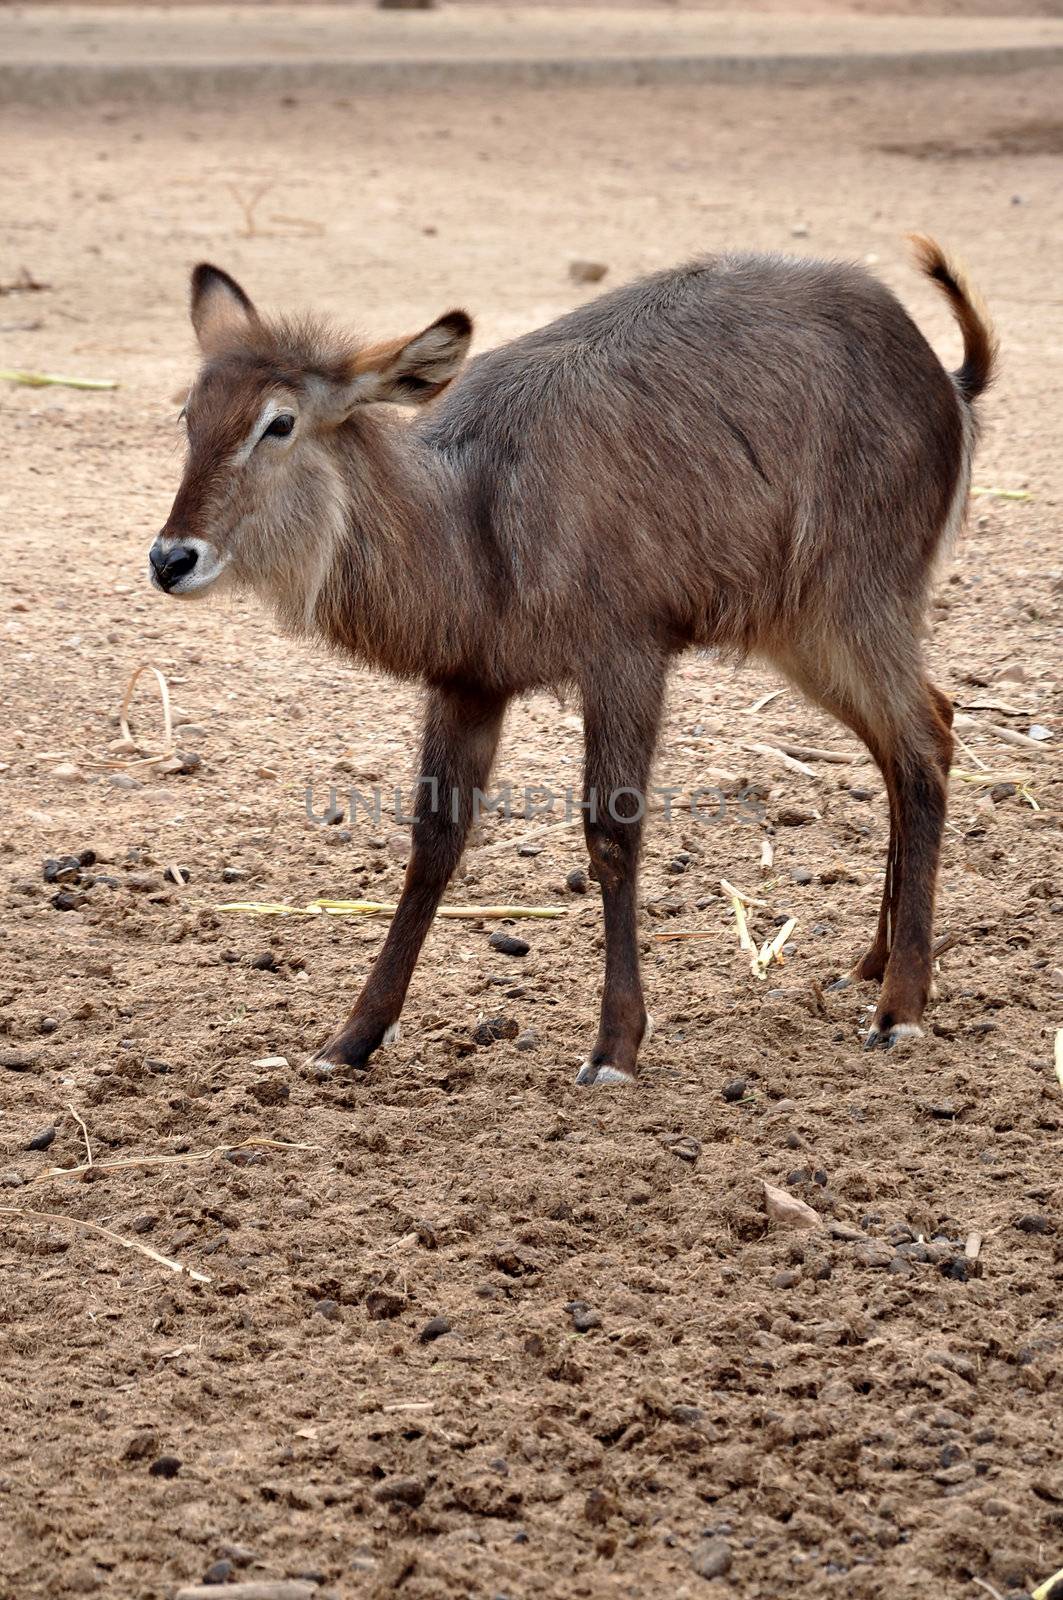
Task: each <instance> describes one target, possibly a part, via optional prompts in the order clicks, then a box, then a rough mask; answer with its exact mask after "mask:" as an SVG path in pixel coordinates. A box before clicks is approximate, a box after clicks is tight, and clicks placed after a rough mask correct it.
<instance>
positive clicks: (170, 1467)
mask: <svg viewBox="0 0 1063 1600" xmlns="http://www.w3.org/2000/svg"><path fill="white" fill-rule="evenodd" d="M180 1470H181V1460H180V1457H179V1456H159V1457H158V1458H157V1459H156V1460H155V1461H153V1462H152V1463H151V1466H150V1467H149V1468H148V1472H149V1473H150V1474H151V1476H152V1477H153V1478H176V1476H177V1474H178V1473H179V1472H180Z"/></svg>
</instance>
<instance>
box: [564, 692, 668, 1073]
mask: <svg viewBox="0 0 1063 1600" xmlns="http://www.w3.org/2000/svg"><path fill="white" fill-rule="evenodd" d="M663 689H664V668H663V663H662V664H654V665H651V664H648V663H646V662H639V663H638V664H637V666H636V668H635V670H634V671H632V673H631V674H630V676H629V677H628V678H626V679H625V675H624V674H622V673H619V672H618V673H616V674H615V675H613V676H611V677H610V679H609V681H608V682H607V683H605V684H603V685H602V687H601V690H600V691H599V690H597V688H595V690H592V691H587V692H585V694H584V726H585V733H586V741H587V759H586V773H585V789H584V804H585V806H586V807H587V809H586V811H585V812H584V832H585V834H586V839H587V849H588V851H589V853H590V857H591V861H592V862H593V864H594V867H595V871H596V873H597V876H598V881H599V883H600V885H601V890H602V913H603V918H604V922H605V986H604V989H603V991H602V1007H601V1016H600V1020H599V1025H598V1037H597V1039H596V1040H595V1042H594V1048H593V1050H592V1051H591V1054H590V1057H589V1059H588V1061H587V1062H586V1063H585V1064H584V1066H583V1067H582V1068H581V1070H580V1073H579V1076H578V1077H577V1080H576V1081H577V1083H617V1082H624V1081H625V1080H627V1079H631V1078H633V1077H634V1076H635V1074H636V1072H637V1071H638V1052H639V1046H640V1044H641V1043H642V1040H643V1037H644V1035H645V1032H646V1007H645V1005H644V1003H643V998H642V981H641V978H640V976H639V954H638V928H637V890H638V863H639V850H640V846H641V842H642V814H643V812H644V810H645V804H646V785H647V782H648V781H649V772H650V763H651V761H652V759H653V747H654V744H655V742H656V737H657V728H658V724H659V721H660V714H661V701H662V696H663Z"/></svg>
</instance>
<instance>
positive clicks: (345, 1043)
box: [310, 1022, 400, 1077]
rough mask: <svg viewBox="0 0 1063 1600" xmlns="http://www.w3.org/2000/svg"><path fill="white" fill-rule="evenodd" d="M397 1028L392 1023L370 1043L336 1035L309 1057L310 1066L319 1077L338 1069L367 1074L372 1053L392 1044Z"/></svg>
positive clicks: (326, 1075) (397, 1024) (339, 1034)
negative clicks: (343, 1068)
mask: <svg viewBox="0 0 1063 1600" xmlns="http://www.w3.org/2000/svg"><path fill="white" fill-rule="evenodd" d="M399 1027H400V1024H399V1023H397V1022H392V1023H391V1024H390V1025H389V1026H388V1027H386V1028H385V1029H384V1032H383V1033H382V1034H381V1035H380V1037H379V1039H375V1040H371V1041H370V1040H366V1039H364V1038H363V1039H358V1038H348V1037H347V1035H346V1034H342V1033H338V1034H336V1036H335V1038H333V1039H330V1040H329V1042H328V1044H324V1045H322V1046H321V1049H320V1050H318V1051H317V1052H316V1053H315V1054H314V1055H312V1056H311V1057H310V1065H311V1066H312V1067H313V1068H314V1069H315V1071H316V1072H317V1073H318V1075H319V1076H320V1077H328V1075H329V1074H330V1073H332V1072H335V1071H336V1070H337V1069H338V1068H340V1067H346V1068H347V1070H348V1071H349V1072H368V1071H369V1065H370V1059H369V1058H370V1057H371V1056H372V1054H373V1052H374V1051H375V1050H381V1049H383V1047H384V1046H385V1045H389V1044H394V1043H395V1041H396V1040H397V1039H398V1037H399Z"/></svg>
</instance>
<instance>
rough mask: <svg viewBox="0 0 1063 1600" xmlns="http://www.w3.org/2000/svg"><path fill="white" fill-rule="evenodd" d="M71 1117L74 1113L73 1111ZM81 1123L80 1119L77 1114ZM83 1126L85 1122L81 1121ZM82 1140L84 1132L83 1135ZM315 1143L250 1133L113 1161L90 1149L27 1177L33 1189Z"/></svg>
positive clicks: (316, 1147)
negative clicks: (70, 1162) (83, 1156)
mask: <svg viewBox="0 0 1063 1600" xmlns="http://www.w3.org/2000/svg"><path fill="white" fill-rule="evenodd" d="M74 1114H75V1116H76V1115H77V1113H76V1112H75V1113H74ZM78 1121H79V1122H81V1118H80V1117H78ZM81 1126H82V1127H83V1128H84V1126H85V1124H84V1123H81ZM85 1138H86V1142H87V1140H88V1134H86V1135H85ZM320 1149H321V1146H320V1145H319V1144H292V1143H289V1142H288V1141H287V1140H285V1139H270V1138H268V1137H267V1136H266V1135H265V1134H260V1133H253V1134H252V1135H251V1137H250V1138H249V1139H243V1140H241V1142H240V1143H239V1144H218V1145H214V1147H213V1148H212V1149H210V1150H189V1151H187V1152H183V1153H182V1154H181V1155H176V1156H119V1157H118V1158H117V1159H116V1160H114V1161H93V1159H92V1151H91V1150H90V1151H89V1159H88V1160H87V1161H83V1162H81V1164H80V1165H79V1166H76V1167H48V1168H47V1169H46V1170H45V1171H44V1172H39V1173H38V1174H37V1176H36V1177H35V1178H31V1179H30V1182H29V1185H28V1187H30V1188H33V1187H34V1185H36V1184H38V1183H50V1182H52V1180H53V1179H55V1178H78V1177H82V1176H83V1175H84V1174H85V1173H86V1172H91V1173H92V1175H93V1177H94V1178H98V1177H99V1176H100V1175H101V1173H104V1172H127V1171H129V1170H130V1169H131V1168H134V1167H191V1166H199V1165H202V1164H203V1163H205V1162H207V1161H213V1160H214V1158H215V1156H224V1155H227V1154H228V1153H229V1151H230V1150H320Z"/></svg>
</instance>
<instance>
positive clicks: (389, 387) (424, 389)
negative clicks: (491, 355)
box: [346, 311, 472, 409]
mask: <svg viewBox="0 0 1063 1600" xmlns="http://www.w3.org/2000/svg"><path fill="white" fill-rule="evenodd" d="M471 341H472V319H471V318H470V317H469V316H468V315H467V314H466V313H465V312H464V311H447V312H446V313H445V314H444V315H443V316H441V317H438V318H437V319H436V321H435V322H433V323H430V324H429V326H428V327H427V328H424V329H422V331H421V332H420V333H415V334H414V336H413V338H412V339H392V340H389V341H388V343H387V344H378V345H372V346H371V347H370V348H369V349H368V350H363V351H362V352H361V354H360V355H358V356H356V358H355V360H354V364H353V374H352V376H353V381H352V383H351V385H350V389H349V390H348V393H347V396H346V398H347V400H348V402H349V404H348V407H347V408H346V409H353V408H354V407H355V406H357V405H367V404H370V403H372V402H374V401H378V400H390V401H391V402H392V403H393V404H396V405H404V406H422V405H424V404H425V402H426V401H428V400H434V399H435V397H436V395H437V394H441V393H442V391H443V390H444V389H445V388H446V387H447V384H448V383H451V382H452V381H453V380H454V379H455V378H456V377H457V375H458V373H459V372H460V371H461V369H462V366H463V365H464V362H465V357H466V356H467V355H468V353H469V345H470V343H471Z"/></svg>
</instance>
